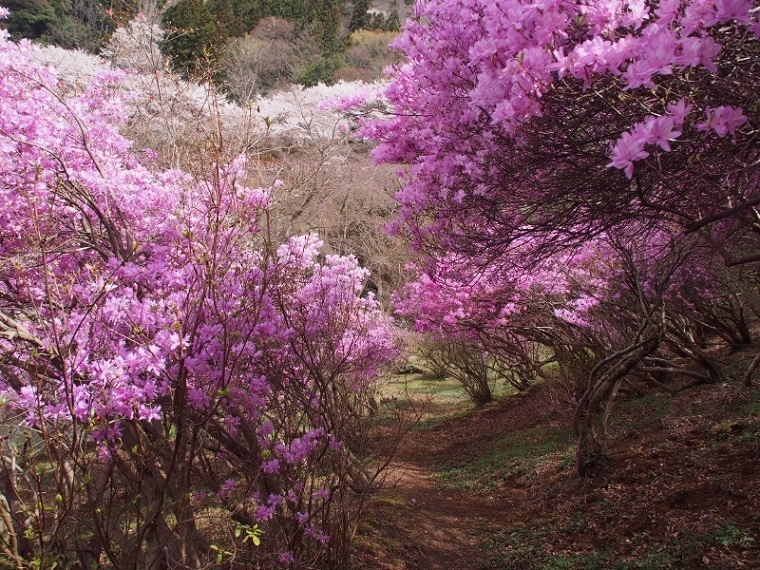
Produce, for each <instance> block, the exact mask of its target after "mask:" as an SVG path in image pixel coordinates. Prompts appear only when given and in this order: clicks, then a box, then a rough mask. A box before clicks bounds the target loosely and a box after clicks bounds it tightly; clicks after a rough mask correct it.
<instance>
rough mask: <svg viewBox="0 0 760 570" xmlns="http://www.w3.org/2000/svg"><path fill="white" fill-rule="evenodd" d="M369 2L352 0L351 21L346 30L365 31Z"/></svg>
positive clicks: (367, 0) (367, 23) (369, 0)
mask: <svg viewBox="0 0 760 570" xmlns="http://www.w3.org/2000/svg"><path fill="white" fill-rule="evenodd" d="M370 4H371V0H354V7H353V10H352V12H351V21H350V22H349V24H348V29H349V30H350V31H352V32H355V31H356V30H361V29H367V28H368V27H369V23H370V15H369V13H368V12H367V10H369V8H370Z"/></svg>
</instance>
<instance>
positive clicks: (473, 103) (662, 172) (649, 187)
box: [364, 0, 760, 248]
mask: <svg viewBox="0 0 760 570" xmlns="http://www.w3.org/2000/svg"><path fill="white" fill-rule="evenodd" d="M759 34H760V24H758V10H757V6H756V3H755V4H753V2H752V1H751V0H718V1H712V0H683V1H682V0H666V1H663V2H647V1H645V0H632V1H628V2H625V1H622V0H604V1H591V2H586V1H570V2H555V1H551V0H547V1H542V2H523V1H520V0H510V1H494V2H491V1H489V2H486V1H480V0H457V1H453V0H428V1H422V2H418V3H417V6H416V16H415V17H414V18H412V19H410V20H409V21H408V22H407V24H406V27H405V31H404V33H403V34H402V36H401V37H400V38H399V39H398V40H397V43H396V46H397V47H398V48H399V49H401V50H402V51H403V52H404V53H405V54H406V56H407V62H406V63H405V64H404V65H401V66H399V67H398V68H396V69H395V70H394V73H395V78H394V80H393V82H392V84H391V85H390V86H389V88H388V89H387V90H386V97H387V98H388V100H389V101H390V103H391V104H392V106H393V107H394V108H395V112H396V114H395V117H394V118H393V119H392V120H390V121H386V122H383V121H375V122H370V123H369V124H367V125H365V128H364V133H365V134H366V135H367V136H368V137H370V138H372V139H374V140H376V141H378V142H379V143H380V145H379V148H378V149H377V151H376V158H377V159H378V160H379V161H384V162H396V163H402V164H409V165H410V168H409V170H408V172H407V173H406V184H405V186H404V189H403V190H402V191H401V192H400V193H399V195H398V199H399V201H400V202H401V205H402V211H401V221H400V222H399V224H398V225H397V229H398V230H399V231H406V232H409V234H410V236H411V237H412V238H413V239H414V240H416V242H417V244H418V245H424V244H426V243H427V244H428V245H430V244H434V243H435V244H441V245H443V246H444V247H447V248H459V247H464V246H466V247H468V248H472V247H477V245H478V244H483V243H489V244H491V245H494V244H501V245H502V246H504V245H505V244H508V243H509V242H510V240H511V239H512V238H514V237H516V236H518V235H521V234H524V233H526V232H530V233H531V235H536V232H541V234H542V235H543V236H545V237H552V239H554V240H555V241H558V242H561V241H562V240H563V239H575V240H576V241H577V239H578V238H579V236H583V235H587V232H588V231H601V230H603V229H604V228H605V227H610V226H611V225H614V224H615V223H618V222H620V221H623V220H626V219H630V218H632V217H638V218H640V217H641V216H642V215H646V216H651V215H656V216H659V217H668V218H669V219H672V220H674V221H676V222H677V223H679V224H681V225H683V226H689V225H698V224H699V223H700V222H701V221H703V220H704V219H706V218H707V217H708V216H721V215H722V214H723V212H726V211H727V210H730V209H731V208H735V207H736V206H739V205H742V204H745V205H747V207H749V206H750V205H752V204H754V203H756V201H757V200H760V195H758V188H757V161H756V160H755V159H756V158H757V153H758V150H757V144H756V142H755V138H756V137H755V135H754V133H755V130H756V128H757V124H758V108H757V95H756V93H757V86H758V71H757V66H756V65H754V63H753V62H756V61H757V57H758V53H760V49H759V47H758V46H759V43H758V35H759ZM739 214H741V215H744V214H746V212H739ZM739 217H741V216H739ZM473 234H475V235H476V236H477V237H476V238H473ZM550 234H553V235H550ZM739 242H741V240H739Z"/></svg>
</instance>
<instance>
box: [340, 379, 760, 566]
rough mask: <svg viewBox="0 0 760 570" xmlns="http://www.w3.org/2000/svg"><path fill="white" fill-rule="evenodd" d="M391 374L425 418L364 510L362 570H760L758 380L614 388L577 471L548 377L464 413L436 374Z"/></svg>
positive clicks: (562, 407) (564, 407) (566, 421)
mask: <svg viewBox="0 0 760 570" xmlns="http://www.w3.org/2000/svg"><path fill="white" fill-rule="evenodd" d="M738 375H739V376H740V375H741V372H739V373H738ZM401 382H403V383H404V386H405V393H407V394H408V395H409V396H410V397H411V399H412V401H413V402H414V399H415V398H416V399H417V401H416V403H415V405H418V406H420V407H422V406H423V400H424V405H425V406H426V407H425V408H424V416H423V419H422V421H421V422H420V423H418V424H417V426H416V427H414V428H413V430H412V431H411V432H410V433H409V434H407V436H406V438H405V439H404V440H403V442H402V445H401V448H400V452H399V453H398V455H397V457H396V459H395V461H394V463H393V464H392V466H391V469H390V470H389V475H388V478H387V486H386V488H385V489H384V490H383V491H381V492H380V493H379V494H378V495H377V496H375V497H374V498H373V499H372V500H371V501H370V502H369V504H368V505H367V507H366V510H365V521H366V522H365V523H363V524H362V525H361V526H360V529H359V536H358V541H357V543H358V552H357V556H356V561H355V562H356V566H357V567H358V568H361V569H366V570H370V569H378V570H412V569H417V570H443V569H446V570H487V569H494V570H496V569H515V570H530V569H541V570H560V569H563V570H565V569H567V570H570V569H579V570H580V569H584V570H593V569H616V570H625V569H630V568H638V569H660V568H683V569H692V568H709V569H720V570H722V569H727V570H728V569H739V568H741V569H745V568H746V569H760V388H758V387H755V388H747V387H744V386H742V385H741V384H740V383H739V382H738V381H732V382H730V383H728V384H722V385H721V384H718V385H706V386H701V387H697V388H694V389H691V390H688V391H686V392H683V393H681V394H679V395H676V396H670V395H667V394H662V393H655V392H652V393H644V394H628V395H624V396H622V397H620V401H619V402H618V404H617V405H616V408H615V410H614V412H613V414H612V419H611V422H610V434H611V437H610V444H609V448H608V450H607V457H606V458H605V459H604V460H603V461H602V462H601V463H600V465H599V466H598V467H597V468H596V469H595V470H594V471H593V473H592V474H591V475H590V476H587V477H585V478H581V477H579V476H578V474H577V472H576V471H575V466H574V445H573V437H572V431H571V428H570V420H571V413H572V412H571V408H572V407H571V406H570V405H569V404H567V403H563V398H562V394H561V393H559V392H560V391H559V390H558V389H557V388H556V387H550V386H547V385H539V386H535V387H533V388H531V389H530V390H528V391H527V392H525V393H521V394H517V395H510V396H503V397H501V398H499V399H498V400H497V401H496V402H494V403H492V404H490V405H489V406H487V407H485V408H482V409H473V408H472V407H471V406H468V405H467V404H466V402H465V399H464V396H463V395H460V396H457V395H456V388H455V387H452V386H451V385H450V383H448V381H435V380H431V379H429V378H428V379H425V378H424V377H415V378H408V379H406V380H404V381H401V380H400V381H399V384H398V385H397V386H395V389H396V390H398V391H401ZM436 382H438V383H439V385H438V387H437V385H436ZM391 388H392V389H393V388H394V386H391ZM426 390H429V395H428V396H427V397H426V396H424V394H425V391H426Z"/></svg>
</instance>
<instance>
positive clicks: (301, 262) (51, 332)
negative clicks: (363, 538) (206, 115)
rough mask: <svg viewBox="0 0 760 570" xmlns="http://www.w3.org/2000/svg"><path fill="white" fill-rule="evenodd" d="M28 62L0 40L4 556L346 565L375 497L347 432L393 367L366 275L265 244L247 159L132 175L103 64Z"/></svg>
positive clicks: (293, 245) (356, 428)
mask: <svg viewBox="0 0 760 570" xmlns="http://www.w3.org/2000/svg"><path fill="white" fill-rule="evenodd" d="M33 49H34V48H33V47H32V46H30V45H29V44H27V43H26V42H21V43H19V44H14V43H12V42H10V41H9V40H8V39H7V36H6V35H4V34H0V154H1V155H2V162H0V203H2V208H1V209H0V414H2V417H3V423H4V424H6V425H7V426H8V427H7V429H6V430H5V433H4V435H5V436H6V439H5V440H4V441H3V442H2V455H1V456H0V459H1V460H2V468H1V469H0V493H2V497H0V498H4V501H0V505H3V506H2V507H0V511H1V512H0V514H2V515H3V517H4V519H3V520H5V521H6V522H7V521H12V524H10V525H7V524H6V526H5V527H4V531H3V534H2V540H1V541H0V543H1V544H2V548H3V556H7V557H9V559H10V560H13V561H14V563H15V564H16V565H18V567H25V564H26V563H27V562H28V561H31V560H38V561H42V562H41V563H42V565H43V566H46V567H47V566H49V565H50V564H53V563H57V564H59V565H66V564H73V563H74V562H78V563H79V564H80V565H82V567H91V566H92V565H93V564H101V563H104V561H107V562H108V563H109V564H113V565H115V566H119V567H122V566H125V567H126V566H130V567H145V568H148V567H153V568H156V567H164V568H166V567H183V568H196V567H201V566H205V565H207V564H210V563H212V562H213V561H217V563H218V562H221V561H222V560H232V559H234V560H235V561H236V562H237V563H243V564H247V563H253V561H254V560H259V561H261V560H269V562H266V563H265V565H273V564H279V563H280V562H277V561H278V560H279V561H281V562H282V563H284V564H286V565H292V564H299V563H300V562H299V561H303V560H308V561H314V560H318V559H326V560H339V559H341V557H344V556H345V555H346V552H345V544H344V543H343V542H341V541H345V537H344V536H343V535H347V534H349V533H343V535H341V534H340V532H338V535H336V536H333V534H332V533H333V530H334V529H336V528H337V529H339V530H340V529H341V528H343V527H342V526H341V525H343V523H344V521H345V519H344V518H341V517H346V516H349V514H350V509H351V508H354V507H353V506H352V503H351V497H352V496H355V493H356V492H357V491H361V490H367V489H369V488H370V486H371V473H370V474H368V469H370V467H371V466H369V465H367V464H366V462H365V461H364V459H363V458H362V456H361V452H362V450H361V448H359V447H358V446H357V445H355V442H354V441H352V440H351V437H355V436H358V435H360V434H361V430H362V429H365V428H364V427H363V424H362V423H361V421H362V417H364V414H365V412H364V411H363V410H365V404H366V402H367V399H368V398H371V396H372V394H373V391H374V389H375V386H376V383H377V378H378V374H379V373H380V372H381V371H382V369H383V368H384V367H385V366H387V365H388V364H389V363H391V362H392V361H393V359H394V358H395V355H396V347H395V341H394V336H393V332H392V329H391V327H390V326H389V322H388V321H387V319H386V318H385V317H384V316H383V315H382V314H381V312H380V310H379V307H378V304H377V303H376V302H375V301H374V300H373V299H372V298H371V297H370V298H367V297H361V296H360V295H361V292H362V289H363V286H364V282H365V280H366V278H367V274H366V271H365V270H364V269H362V268H361V267H359V265H358V263H357V261H356V260H355V259H354V258H352V257H339V256H326V257H322V254H321V253H320V247H321V242H320V241H319V240H318V239H317V238H316V236H304V237H296V238H292V239H290V240H289V241H288V242H286V243H285V244H283V245H281V246H279V247H277V246H275V245H274V244H272V243H271V242H270V239H269V236H268V233H267V231H266V225H265V223H264V221H265V220H266V216H267V209H268V207H269V203H270V197H271V192H272V191H273V190H272V189H270V188H263V189H262V188H249V187H247V186H246V185H245V180H246V162H245V159H244V158H242V157H241V158H239V159H237V160H235V161H233V162H232V163H229V164H224V163H222V162H221V161H220V160H218V159H217V156H218V155H215V154H214V153H213V152H210V153H209V154H208V155H207V156H205V157H204V158H205V160H206V164H205V168H203V169H199V170H204V175H203V176H191V175H189V174H187V173H185V172H181V171H178V170H156V169H152V168H151V167H150V166H146V165H144V164H143V162H142V161H141V156H144V155H145V153H139V152H136V151H135V149H133V148H132V145H131V142H130V141H129V140H128V139H126V138H125V137H124V136H122V135H121V134H120V132H119V128H120V126H121V125H122V123H123V121H124V120H125V119H127V118H128V113H127V111H126V108H127V106H126V105H125V104H124V102H123V100H122V97H124V96H126V95H123V94H121V90H120V89H119V88H118V83H119V81H120V80H121V75H120V74H119V73H114V72H111V73H107V74H104V75H101V76H99V77H97V78H96V79H94V80H93V81H92V83H91V84H90V85H89V86H88V87H87V89H85V90H84V91H83V92H79V93H77V92H69V91H67V89H66V87H65V86H61V85H60V84H59V82H58V79H57V77H56V76H55V74H54V73H53V72H52V71H51V70H49V69H47V68H45V67H42V66H40V65H39V64H36V63H35V62H34V61H33V60H32V58H31V57H30V52H31V50H33ZM148 156H149V155H148ZM148 164H150V163H148ZM335 517H339V518H340V521H341V525H337V526H333V523H334V521H335V520H336V519H335ZM259 537H260V538H259ZM254 539H255V540H254ZM259 542H260V543H261V544H262V547H261V548H257V547H256V546H255V545H256V544H259ZM267 557H268V558H267Z"/></svg>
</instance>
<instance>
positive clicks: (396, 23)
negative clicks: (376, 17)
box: [384, 10, 401, 32]
mask: <svg viewBox="0 0 760 570" xmlns="http://www.w3.org/2000/svg"><path fill="white" fill-rule="evenodd" d="M384 29H385V31H386V32H400V31H401V18H400V17H399V15H398V10H393V12H391V14H390V16H388V19H387V20H386V21H385V26H384Z"/></svg>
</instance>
